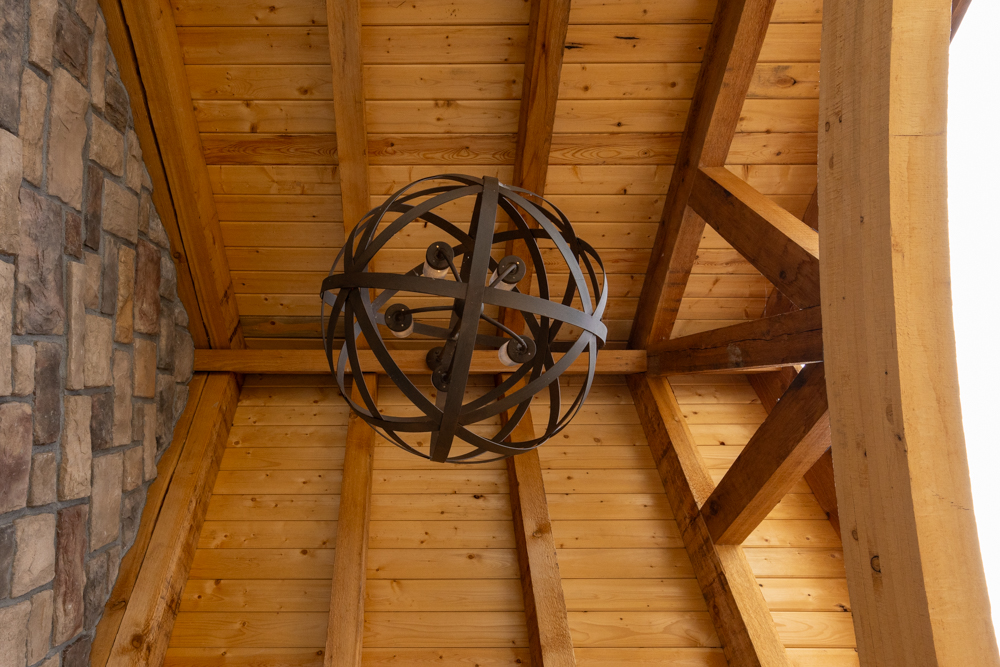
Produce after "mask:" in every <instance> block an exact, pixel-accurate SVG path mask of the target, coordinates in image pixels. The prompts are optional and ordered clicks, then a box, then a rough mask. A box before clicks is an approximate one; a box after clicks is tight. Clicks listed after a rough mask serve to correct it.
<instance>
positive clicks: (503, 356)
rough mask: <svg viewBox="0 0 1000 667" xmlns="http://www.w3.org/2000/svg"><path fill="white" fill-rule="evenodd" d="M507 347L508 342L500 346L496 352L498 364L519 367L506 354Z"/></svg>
mask: <svg viewBox="0 0 1000 667" xmlns="http://www.w3.org/2000/svg"><path fill="white" fill-rule="evenodd" d="M508 345H510V341H507V342H506V343H504V344H503V345H501V346H500V350H499V351H498V352H497V357H499V358H500V363H501V364H503V365H504V366H520V364H518V363H517V362H516V361H514V360H513V359H511V358H510V355H509V354H507V346H508Z"/></svg>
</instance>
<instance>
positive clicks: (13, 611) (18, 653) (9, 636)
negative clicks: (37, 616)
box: [0, 600, 31, 667]
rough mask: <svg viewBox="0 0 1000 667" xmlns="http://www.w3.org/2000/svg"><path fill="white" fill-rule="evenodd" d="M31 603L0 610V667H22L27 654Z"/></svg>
mask: <svg viewBox="0 0 1000 667" xmlns="http://www.w3.org/2000/svg"><path fill="white" fill-rule="evenodd" d="M30 614H31V602H30V601H29V600H24V601H23V602H19V603H17V604H14V605H11V606H9V607H3V608H0V667H24V666H25V665H26V664H27V653H28V617H29V616H30Z"/></svg>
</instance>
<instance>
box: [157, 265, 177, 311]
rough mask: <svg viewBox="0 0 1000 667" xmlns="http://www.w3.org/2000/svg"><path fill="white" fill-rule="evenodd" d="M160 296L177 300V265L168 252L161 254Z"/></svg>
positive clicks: (169, 299)
mask: <svg viewBox="0 0 1000 667" xmlns="http://www.w3.org/2000/svg"><path fill="white" fill-rule="evenodd" d="M160 296H162V297H163V298H164V299H166V300H168V301H176V300H177V267H176V266H175V265H174V260H172V259H171V258H170V255H169V254H168V253H163V254H161V255H160Z"/></svg>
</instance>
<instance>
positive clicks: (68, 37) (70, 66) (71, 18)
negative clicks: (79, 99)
mask: <svg viewBox="0 0 1000 667" xmlns="http://www.w3.org/2000/svg"><path fill="white" fill-rule="evenodd" d="M53 54H54V55H55V58H56V60H58V61H59V62H60V63H61V64H62V66H63V67H65V68H66V69H67V70H69V72H70V73H71V74H72V75H73V76H75V77H76V78H77V79H78V80H79V81H80V83H82V84H83V85H85V86H86V85H87V76H88V74H89V73H90V62H89V59H90V31H89V30H87V27H86V26H85V25H83V24H82V23H81V22H80V21H79V20H78V19H77V18H76V16H75V15H74V14H73V12H71V11H70V10H69V9H67V8H66V6H65V5H60V7H59V9H58V10H57V11H56V40H55V45H54V51H53ZM87 103H88V104H89V103H90V96H89V95H88V96H87Z"/></svg>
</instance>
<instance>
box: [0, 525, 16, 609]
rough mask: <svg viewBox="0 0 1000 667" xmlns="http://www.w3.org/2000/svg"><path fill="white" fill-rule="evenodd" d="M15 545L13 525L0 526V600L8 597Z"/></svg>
mask: <svg viewBox="0 0 1000 667" xmlns="http://www.w3.org/2000/svg"><path fill="white" fill-rule="evenodd" d="M15 551H17V543H16V542H15V541H14V524H12V523H8V524H7V525H6V526H0V599H6V598H9V597H10V575H11V572H10V571H11V568H13V567H14V552H15Z"/></svg>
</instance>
